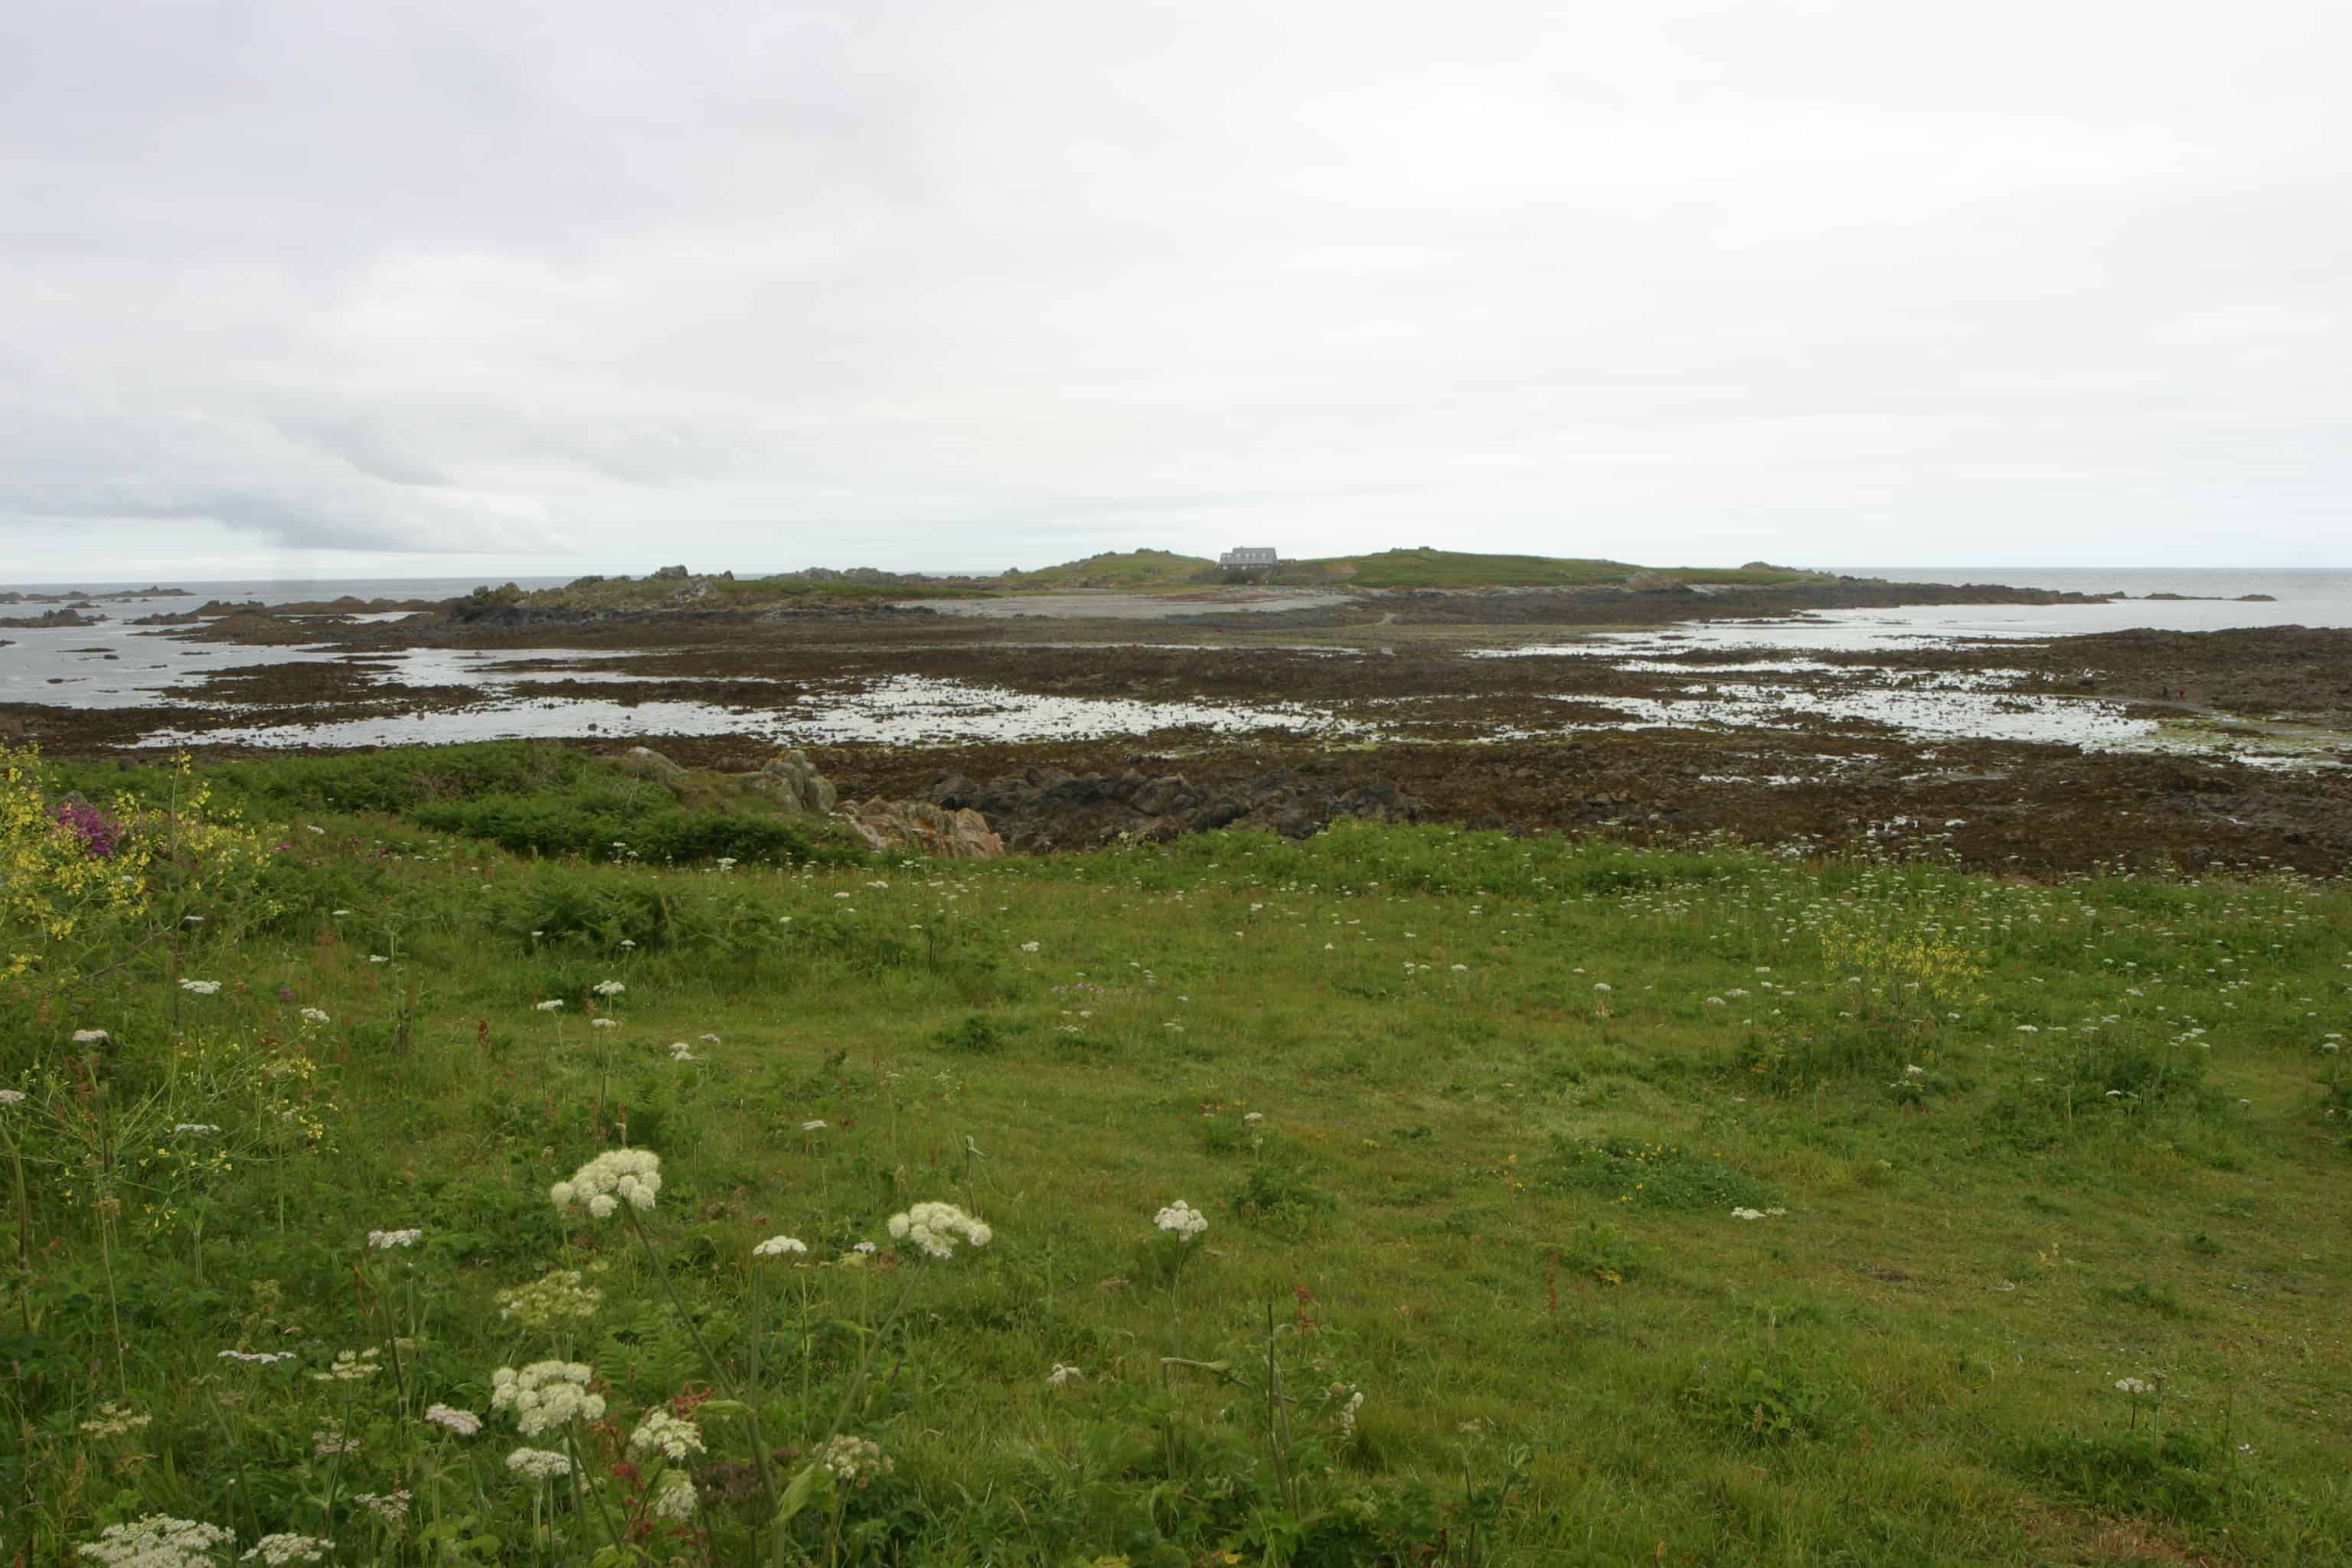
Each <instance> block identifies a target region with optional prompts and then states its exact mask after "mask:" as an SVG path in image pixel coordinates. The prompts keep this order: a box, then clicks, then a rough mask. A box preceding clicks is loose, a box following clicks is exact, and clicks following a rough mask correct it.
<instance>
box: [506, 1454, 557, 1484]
mask: <svg viewBox="0 0 2352 1568" xmlns="http://www.w3.org/2000/svg"><path fill="white" fill-rule="evenodd" d="M507 1468H508V1469H509V1470H512V1471H513V1472H514V1473H515V1474H516V1475H519V1476H521V1477H523V1478H524V1479H528V1480H534V1481H551V1480H553V1479H556V1478H557V1477H558V1476H568V1475H570V1474H571V1473H572V1460H571V1459H570V1458H569V1457H567V1456H565V1455H562V1454H558V1453H553V1452H551V1451H550V1450H548V1449H546V1448H517V1449H516V1450H515V1451H514V1452H513V1453H511V1454H509V1455H508V1456H507Z"/></svg>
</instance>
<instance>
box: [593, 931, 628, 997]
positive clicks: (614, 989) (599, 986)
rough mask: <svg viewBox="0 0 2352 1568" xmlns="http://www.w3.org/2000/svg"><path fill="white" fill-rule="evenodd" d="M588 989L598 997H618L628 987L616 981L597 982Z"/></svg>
mask: <svg viewBox="0 0 2352 1568" xmlns="http://www.w3.org/2000/svg"><path fill="white" fill-rule="evenodd" d="M631 945H633V946H634V945H635V944H634V943H632V944H631ZM588 989H589V990H591V991H593V992H594V993H596V994H597V995H599V996H618V995H619V994H621V993H622V992H624V991H626V990H627V989H628V987H627V986H625V985H624V984H621V983H620V982H619V981H617V980H599V981H598V982H596V984H593V985H591V986H590V987H588Z"/></svg>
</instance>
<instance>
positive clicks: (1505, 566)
mask: <svg viewBox="0 0 2352 1568" xmlns="http://www.w3.org/2000/svg"><path fill="white" fill-rule="evenodd" d="M1822 575H1823V574H1821V573H1814V572H1800V571H1795V570H1792V569H1790V568H1788V567H1782V566H1766V565H1762V564H1756V563H1751V564H1749V565H1746V566H1734V567H1708V566H1673V567H1654V566H1636V565H1633V564H1631V563H1627V562H1623V561H1606V560H1582V559H1578V558H1574V557H1558V556H1549V555H1490V554H1480V553H1475V552H1465V551H1458V550H1431V549H1428V548H1425V547H1424V548H1421V549H1412V550H1384V551H1381V552H1379V553H1378V554H1374V555H1335V556H1327V557H1319V558H1316V559H1310V560H1303V561H1295V562H1286V563H1283V564H1282V565H1281V566H1279V567H1277V568H1276V570H1275V571H1274V572H1273V573H1271V574H1268V580H1269V581H1272V582H1276V583H1294V584H1335V585H1345V586H1347V587H1351V588H1601V587H1619V586H1624V585H1627V584H1633V583H1635V582H1636V580H1637V579H1643V578H1649V579H1654V580H1658V581H1662V582H1673V583H1724V584H1748V585H1769V584H1786V583H1802V582H1810V581H1816V580H1819V579H1820V578H1821V577H1822Z"/></svg>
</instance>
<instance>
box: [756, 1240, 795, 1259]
mask: <svg viewBox="0 0 2352 1568" xmlns="http://www.w3.org/2000/svg"><path fill="white" fill-rule="evenodd" d="M807 1250H808V1243H806V1242H804V1241H803V1240H801V1239H800V1237H796V1236H772V1237H768V1239H767V1240H765V1241H763V1242H761V1243H760V1245H759V1246H757V1247H753V1248H752V1249H751V1256H752V1257H754V1258H782V1256H784V1254H786V1253H788V1252H806V1251H807Z"/></svg>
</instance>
